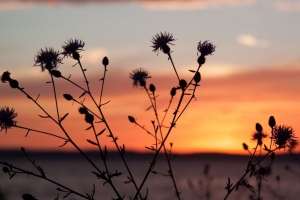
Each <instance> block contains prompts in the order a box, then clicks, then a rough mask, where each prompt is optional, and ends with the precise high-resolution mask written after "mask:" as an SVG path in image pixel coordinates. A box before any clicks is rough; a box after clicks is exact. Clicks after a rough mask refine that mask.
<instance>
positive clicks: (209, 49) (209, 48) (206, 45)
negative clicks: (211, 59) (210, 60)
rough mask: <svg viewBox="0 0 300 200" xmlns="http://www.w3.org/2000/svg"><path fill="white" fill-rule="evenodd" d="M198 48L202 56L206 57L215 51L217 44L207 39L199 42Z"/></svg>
mask: <svg viewBox="0 0 300 200" xmlns="http://www.w3.org/2000/svg"><path fill="white" fill-rule="evenodd" d="M197 49H198V51H199V52H200V53H201V56H202V57H204V56H207V55H211V54H212V53H213V52H214V51H215V49H216V46H215V45H213V44H212V43H210V42H209V41H207V40H205V41H204V42H201V41H200V42H198V46H197Z"/></svg>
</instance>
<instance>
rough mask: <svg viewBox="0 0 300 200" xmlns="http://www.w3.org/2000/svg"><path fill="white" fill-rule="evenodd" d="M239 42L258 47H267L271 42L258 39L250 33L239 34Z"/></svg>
mask: <svg viewBox="0 0 300 200" xmlns="http://www.w3.org/2000/svg"><path fill="white" fill-rule="evenodd" d="M237 41H238V43H240V44H242V45H245V46H248V47H257V48H266V47H268V45H269V42H268V41H267V40H265V39H257V38H256V37H254V36H253V35H250V34H241V35H238V36H237Z"/></svg>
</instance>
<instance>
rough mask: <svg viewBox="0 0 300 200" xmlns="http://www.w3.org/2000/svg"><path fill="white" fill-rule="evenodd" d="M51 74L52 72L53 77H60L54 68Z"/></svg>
mask: <svg viewBox="0 0 300 200" xmlns="http://www.w3.org/2000/svg"><path fill="white" fill-rule="evenodd" d="M51 74H52V75H53V76H54V77H56V78H59V77H61V73H60V71H58V70H55V69H53V70H51Z"/></svg>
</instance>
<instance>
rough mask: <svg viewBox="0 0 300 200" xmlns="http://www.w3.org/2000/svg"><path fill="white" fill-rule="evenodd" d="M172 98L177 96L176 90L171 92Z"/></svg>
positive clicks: (173, 89)
mask: <svg viewBox="0 0 300 200" xmlns="http://www.w3.org/2000/svg"><path fill="white" fill-rule="evenodd" d="M170 94H171V96H172V97H174V96H175V95H176V88H174V87H173V88H172V89H171V92H170Z"/></svg>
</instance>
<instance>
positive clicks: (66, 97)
mask: <svg viewBox="0 0 300 200" xmlns="http://www.w3.org/2000/svg"><path fill="white" fill-rule="evenodd" d="M63 96H64V97H65V99H66V100H68V101H71V100H73V97H72V96H71V95H69V94H63Z"/></svg>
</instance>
